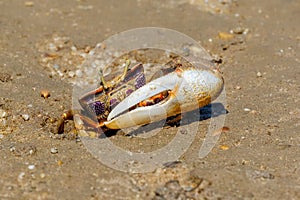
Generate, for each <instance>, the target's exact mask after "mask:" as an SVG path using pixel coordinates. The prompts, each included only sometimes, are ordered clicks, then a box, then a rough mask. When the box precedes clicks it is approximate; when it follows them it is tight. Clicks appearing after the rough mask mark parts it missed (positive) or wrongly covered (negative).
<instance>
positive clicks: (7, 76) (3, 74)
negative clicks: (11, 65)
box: [0, 72, 12, 82]
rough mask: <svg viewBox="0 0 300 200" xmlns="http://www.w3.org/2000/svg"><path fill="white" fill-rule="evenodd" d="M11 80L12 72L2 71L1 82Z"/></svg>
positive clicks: (0, 74) (0, 73)
mask: <svg viewBox="0 0 300 200" xmlns="http://www.w3.org/2000/svg"><path fill="white" fill-rule="evenodd" d="M11 80H12V77H11V75H10V74H7V73H2V72H0V81H1V82H8V81H11Z"/></svg>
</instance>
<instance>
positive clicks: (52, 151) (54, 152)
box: [50, 147, 58, 154]
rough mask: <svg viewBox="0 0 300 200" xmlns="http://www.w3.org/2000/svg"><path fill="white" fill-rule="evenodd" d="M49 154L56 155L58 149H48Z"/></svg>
mask: <svg viewBox="0 0 300 200" xmlns="http://www.w3.org/2000/svg"><path fill="white" fill-rule="evenodd" d="M50 152H51V153H52V154H56V153H58V149H57V148H56V147H52V148H51V149H50Z"/></svg>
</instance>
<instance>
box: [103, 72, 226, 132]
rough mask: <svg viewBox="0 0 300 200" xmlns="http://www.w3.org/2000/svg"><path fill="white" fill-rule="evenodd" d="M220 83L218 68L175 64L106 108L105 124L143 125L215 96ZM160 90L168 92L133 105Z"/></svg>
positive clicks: (203, 104)
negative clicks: (185, 67) (178, 65)
mask: <svg viewBox="0 0 300 200" xmlns="http://www.w3.org/2000/svg"><path fill="white" fill-rule="evenodd" d="M223 84H224V81H223V78H222V76H221V74H220V73H219V72H218V71H214V70H211V69H209V68H205V67H203V68H200V69H199V68H194V67H189V68H187V69H182V68H177V69H176V70H175V71H174V72H172V73H169V74H167V75H165V76H163V77H160V78H157V79H155V80H153V81H151V82H149V83H148V84H146V85H145V86H143V87H141V88H139V89H138V90H136V91H134V92H133V93H132V94H131V95H130V96H128V97H127V98H125V99H124V100H123V101H122V102H120V103H119V104H118V105H117V106H116V107H115V108H114V109H113V110H112V111H111V112H110V114H109V115H108V118H107V122H105V125H106V127H108V128H110V129H120V128H127V127H132V126H136V125H144V124H148V123H151V122H155V121H159V120H162V119H165V118H166V117H170V116H174V115H177V114H180V113H182V112H187V111H191V110H194V109H196V108H198V107H203V106H206V105H208V104H209V103H210V102H211V101H213V100H214V99H216V98H217V97H218V96H219V94H220V93H221V91H222V89H223ZM163 92H165V93H167V94H168V95H167V96H165V97H164V99H162V100H160V101H159V102H158V103H154V104H153V105H152V104H151V105H146V106H137V105H139V103H140V102H142V101H145V100H147V99H151V97H153V96H155V95H158V94H160V93H163Z"/></svg>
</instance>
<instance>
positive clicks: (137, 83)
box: [134, 74, 146, 89]
mask: <svg viewBox="0 0 300 200" xmlns="http://www.w3.org/2000/svg"><path fill="white" fill-rule="evenodd" d="M144 85H146V77H145V75H144V74H139V75H138V77H137V78H136V80H135V84H134V86H135V89H138V88H140V87H142V86H144Z"/></svg>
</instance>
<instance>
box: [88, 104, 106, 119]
mask: <svg viewBox="0 0 300 200" xmlns="http://www.w3.org/2000/svg"><path fill="white" fill-rule="evenodd" d="M89 106H90V109H91V110H92V111H93V112H94V113H95V114H96V115H97V116H98V115H101V114H104V112H105V104H104V103H102V102H100V101H96V102H93V103H91V104H89Z"/></svg>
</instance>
